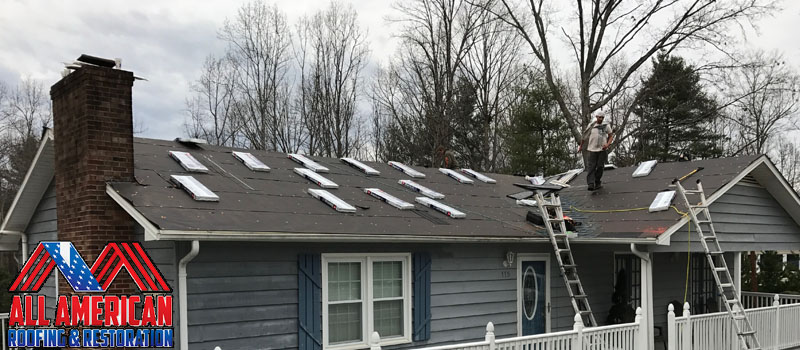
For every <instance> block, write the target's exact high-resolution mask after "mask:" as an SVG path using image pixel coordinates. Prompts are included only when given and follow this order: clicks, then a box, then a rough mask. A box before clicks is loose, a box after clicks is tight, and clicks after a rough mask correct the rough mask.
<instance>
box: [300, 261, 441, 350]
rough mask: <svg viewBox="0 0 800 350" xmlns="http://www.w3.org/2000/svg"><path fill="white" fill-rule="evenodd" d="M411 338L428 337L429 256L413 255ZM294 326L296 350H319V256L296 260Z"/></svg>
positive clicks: (320, 282) (429, 304)
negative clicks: (296, 308)
mask: <svg viewBox="0 0 800 350" xmlns="http://www.w3.org/2000/svg"><path fill="white" fill-rule="evenodd" d="M412 271H413V276H412V278H413V283H414V294H413V315H412V321H413V322H412V332H413V335H412V339H413V340H414V341H424V340H428V339H430V337H431V256H430V254H428V253H414V254H413V256H412ZM297 284H298V288H297V289H298V325H297V345H298V348H299V349H300V350H319V349H322V259H321V255H320V254H300V255H298V257H297Z"/></svg>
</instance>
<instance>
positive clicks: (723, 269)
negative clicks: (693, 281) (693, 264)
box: [714, 267, 728, 272]
mask: <svg viewBox="0 0 800 350" xmlns="http://www.w3.org/2000/svg"><path fill="white" fill-rule="evenodd" d="M714 271H717V272H722V271H728V269H727V268H724V267H715V268H714Z"/></svg>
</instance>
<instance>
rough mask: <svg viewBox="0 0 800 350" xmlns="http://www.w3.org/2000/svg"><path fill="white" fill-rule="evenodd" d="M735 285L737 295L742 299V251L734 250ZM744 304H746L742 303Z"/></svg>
mask: <svg viewBox="0 0 800 350" xmlns="http://www.w3.org/2000/svg"><path fill="white" fill-rule="evenodd" d="M733 285H734V286H735V287H736V293H737V294H738V295H737V296H736V298H737V299H739V300H740V301H741V300H742V252H733ZM742 306H744V305H742Z"/></svg>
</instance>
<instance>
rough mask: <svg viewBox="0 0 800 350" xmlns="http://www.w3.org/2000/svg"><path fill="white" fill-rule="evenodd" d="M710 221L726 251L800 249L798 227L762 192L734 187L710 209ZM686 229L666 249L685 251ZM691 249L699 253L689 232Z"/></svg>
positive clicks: (750, 186)
mask: <svg viewBox="0 0 800 350" xmlns="http://www.w3.org/2000/svg"><path fill="white" fill-rule="evenodd" d="M710 210H711V219H712V220H713V221H714V228H715V230H716V231H717V235H718V236H719V239H720V242H721V243H722V248H723V250H725V251H752V250H797V249H800V227H798V225H797V223H795V222H794V220H792V218H791V217H790V216H789V214H787V213H786V211H785V210H784V209H783V207H781V205H780V204H779V203H778V202H777V201H776V200H775V199H774V198H773V197H772V195H770V194H769V192H768V191H767V190H766V189H764V188H762V187H756V186H752V185H741V184H737V185H734V186H733V187H732V188H731V189H730V190H729V191H728V192H727V193H725V194H724V195H722V196H721V197H720V198H719V199H717V200H716V201H715V202H714V203H713V204H712V205H711V207H710ZM687 233H688V225H687V226H684V227H683V228H681V230H679V231H678V232H676V233H674V234H673V235H672V237H671V244H670V247H669V248H666V247H660V250H671V251H686V249H687V244H688V242H687ZM691 238H692V241H693V243H697V244H693V246H692V249H693V250H694V251H702V246H701V245H700V244H699V242H698V241H697V234H696V232H695V229H694V227H693V228H692V237H691Z"/></svg>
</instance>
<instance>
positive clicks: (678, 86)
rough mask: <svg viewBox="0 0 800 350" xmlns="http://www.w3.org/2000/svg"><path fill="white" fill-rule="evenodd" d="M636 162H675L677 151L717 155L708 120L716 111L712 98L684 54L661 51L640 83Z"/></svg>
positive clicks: (634, 151) (635, 146)
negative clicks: (687, 62) (683, 56)
mask: <svg viewBox="0 0 800 350" xmlns="http://www.w3.org/2000/svg"><path fill="white" fill-rule="evenodd" d="M639 94H640V96H641V97H640V100H639V103H638V104H637V105H636V106H635V109H634V110H635V113H636V114H637V115H638V116H639V118H640V120H639V127H638V130H637V132H636V133H635V136H636V141H635V142H634V145H633V147H632V149H631V151H632V152H633V158H634V160H635V162H640V161H644V160H650V159H657V160H659V161H662V162H664V161H674V160H677V158H678V157H679V156H680V154H682V153H688V154H690V155H692V156H693V157H699V158H713V157H719V156H721V155H722V149H720V148H719V147H718V146H717V144H718V142H716V141H717V140H718V139H719V138H720V137H721V136H720V135H717V134H715V133H714V132H713V131H712V129H711V124H712V123H713V122H714V121H715V120H716V119H717V118H718V117H719V116H720V115H719V112H718V108H717V105H716V102H715V101H714V100H713V99H711V98H710V97H709V96H708V95H707V94H706V93H705V92H704V91H703V87H702V85H701V84H700V76H699V75H698V74H697V72H696V71H695V70H694V68H693V67H692V66H691V65H687V64H686V62H685V61H684V60H683V58H681V57H678V56H670V55H668V54H665V53H662V54H659V55H658V57H656V59H655V60H654V61H653V70H652V72H651V73H650V76H649V77H647V79H645V80H644V81H643V82H642V87H641V90H640V91H639Z"/></svg>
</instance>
